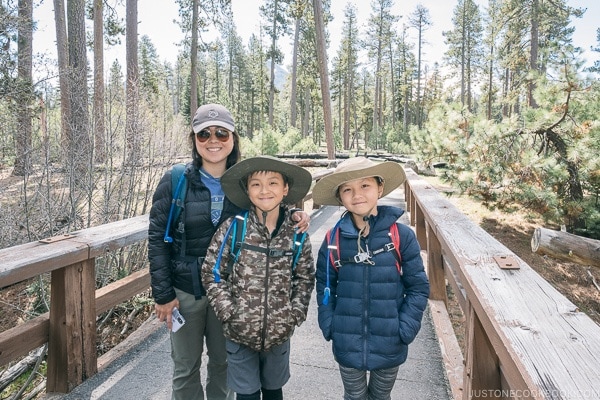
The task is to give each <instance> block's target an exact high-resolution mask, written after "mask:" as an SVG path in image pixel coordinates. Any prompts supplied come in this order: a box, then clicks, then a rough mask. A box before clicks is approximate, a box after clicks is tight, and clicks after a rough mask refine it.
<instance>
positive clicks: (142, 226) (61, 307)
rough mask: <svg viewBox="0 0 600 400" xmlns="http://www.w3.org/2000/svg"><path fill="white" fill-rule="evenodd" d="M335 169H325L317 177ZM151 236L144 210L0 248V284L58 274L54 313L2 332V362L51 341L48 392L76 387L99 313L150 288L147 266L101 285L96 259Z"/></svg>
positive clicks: (93, 361)
mask: <svg viewBox="0 0 600 400" xmlns="http://www.w3.org/2000/svg"><path fill="white" fill-rule="evenodd" d="M331 172H332V170H327V171H319V172H317V173H315V174H314V175H313V180H318V179H320V178H322V177H323V176H325V175H327V174H330V173H331ZM311 197H312V193H309V194H308V195H307V197H306V198H305V199H304V200H305V201H306V200H307V199H310V198H311ZM300 206H301V207H303V206H304V204H303V203H301V204H300ZM147 236H148V215H142V216H139V217H135V218H130V219H127V220H122V221H117V222H113V223H110V224H105V225H101V226H98V227H94V228H89V229H84V230H81V231H77V232H72V233H69V234H65V235H61V236H57V237H54V238H48V239H44V240H41V241H38V242H31V243H26V244H23V245H19V246H14V247H10V248H6V249H0V288H5V287H7V286H10V285H13V284H15V283H18V282H22V281H26V280H28V279H31V278H34V277H37V276H39V275H41V274H45V273H51V274H52V276H51V284H50V287H51V296H50V312H48V313H45V314H42V315H40V316H38V317H36V318H33V319H31V320H29V321H26V322H24V323H22V324H19V325H17V326H15V327H13V328H11V329H9V330H6V331H4V332H0V366H1V365H5V364H7V363H9V362H11V361H13V360H15V359H17V358H19V357H21V356H24V355H26V354H27V353H29V352H30V351H31V350H34V349H36V348H37V347H39V346H42V345H43V344H44V343H48V357H47V363H48V370H47V371H48V372H47V384H46V390H47V391H48V392H61V393H67V392H70V391H71V390H72V389H73V388H74V387H75V386H77V385H79V384H80V383H81V382H83V380H85V379H88V378H90V377H91V376H92V375H94V374H95V373H96V372H97V365H98V360H97V355H96V317H97V316H98V315H100V314H101V313H103V312H105V311H107V310H109V309H110V308H112V307H114V306H115V305H117V304H120V303H122V302H123V301H126V300H128V299H130V298H132V297H133V296H135V295H137V294H139V293H141V292H143V291H144V290H147V289H148V288H149V287H150V275H149V271H148V269H147V268H146V269H142V270H140V271H137V272H134V273H132V274H131V275H129V276H127V277H125V278H123V279H120V280H118V281H116V282H113V283H111V284H109V285H107V286H105V287H102V288H99V289H97V290H96V288H95V260H96V258H98V257H100V256H103V255H106V254H107V253H108V252H110V251H114V250H118V249H121V248H123V247H125V246H129V245H132V244H136V243H139V242H141V241H143V240H145V239H146V238H147Z"/></svg>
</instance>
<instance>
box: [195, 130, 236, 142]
mask: <svg viewBox="0 0 600 400" xmlns="http://www.w3.org/2000/svg"><path fill="white" fill-rule="evenodd" d="M215 137H216V138H217V140H219V141H221V142H226V141H228V140H229V131H228V130H225V129H217V130H216V131H215ZM196 138H197V139H198V141H199V142H200V143H204V142H206V141H207V140H208V139H209V138H210V131H209V130H208V129H203V130H201V131H200V132H198V133H196Z"/></svg>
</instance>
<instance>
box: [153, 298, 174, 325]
mask: <svg viewBox="0 0 600 400" xmlns="http://www.w3.org/2000/svg"><path fill="white" fill-rule="evenodd" d="M174 307H177V308H179V300H177V298H175V299H173V300H171V301H170V302H168V303H166V304H155V305H154V310H155V311H156V318H158V320H159V321H161V322H162V321H166V322H167V328H169V330H171V329H172V328H173V320H172V318H173V308H174Z"/></svg>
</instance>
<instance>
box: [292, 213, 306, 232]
mask: <svg viewBox="0 0 600 400" xmlns="http://www.w3.org/2000/svg"><path fill="white" fill-rule="evenodd" d="M292 221H294V222H296V224H295V225H294V228H296V229H298V232H300V233H304V232H306V231H307V230H308V227H309V226H310V215H308V213H307V212H306V211H304V210H298V211H296V212H294V213H293V214H292Z"/></svg>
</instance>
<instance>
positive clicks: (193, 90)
mask: <svg viewBox="0 0 600 400" xmlns="http://www.w3.org/2000/svg"><path fill="white" fill-rule="evenodd" d="M197 109H198V0H194V1H192V45H191V48H190V118H194V115H195V114H196V110H197Z"/></svg>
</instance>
